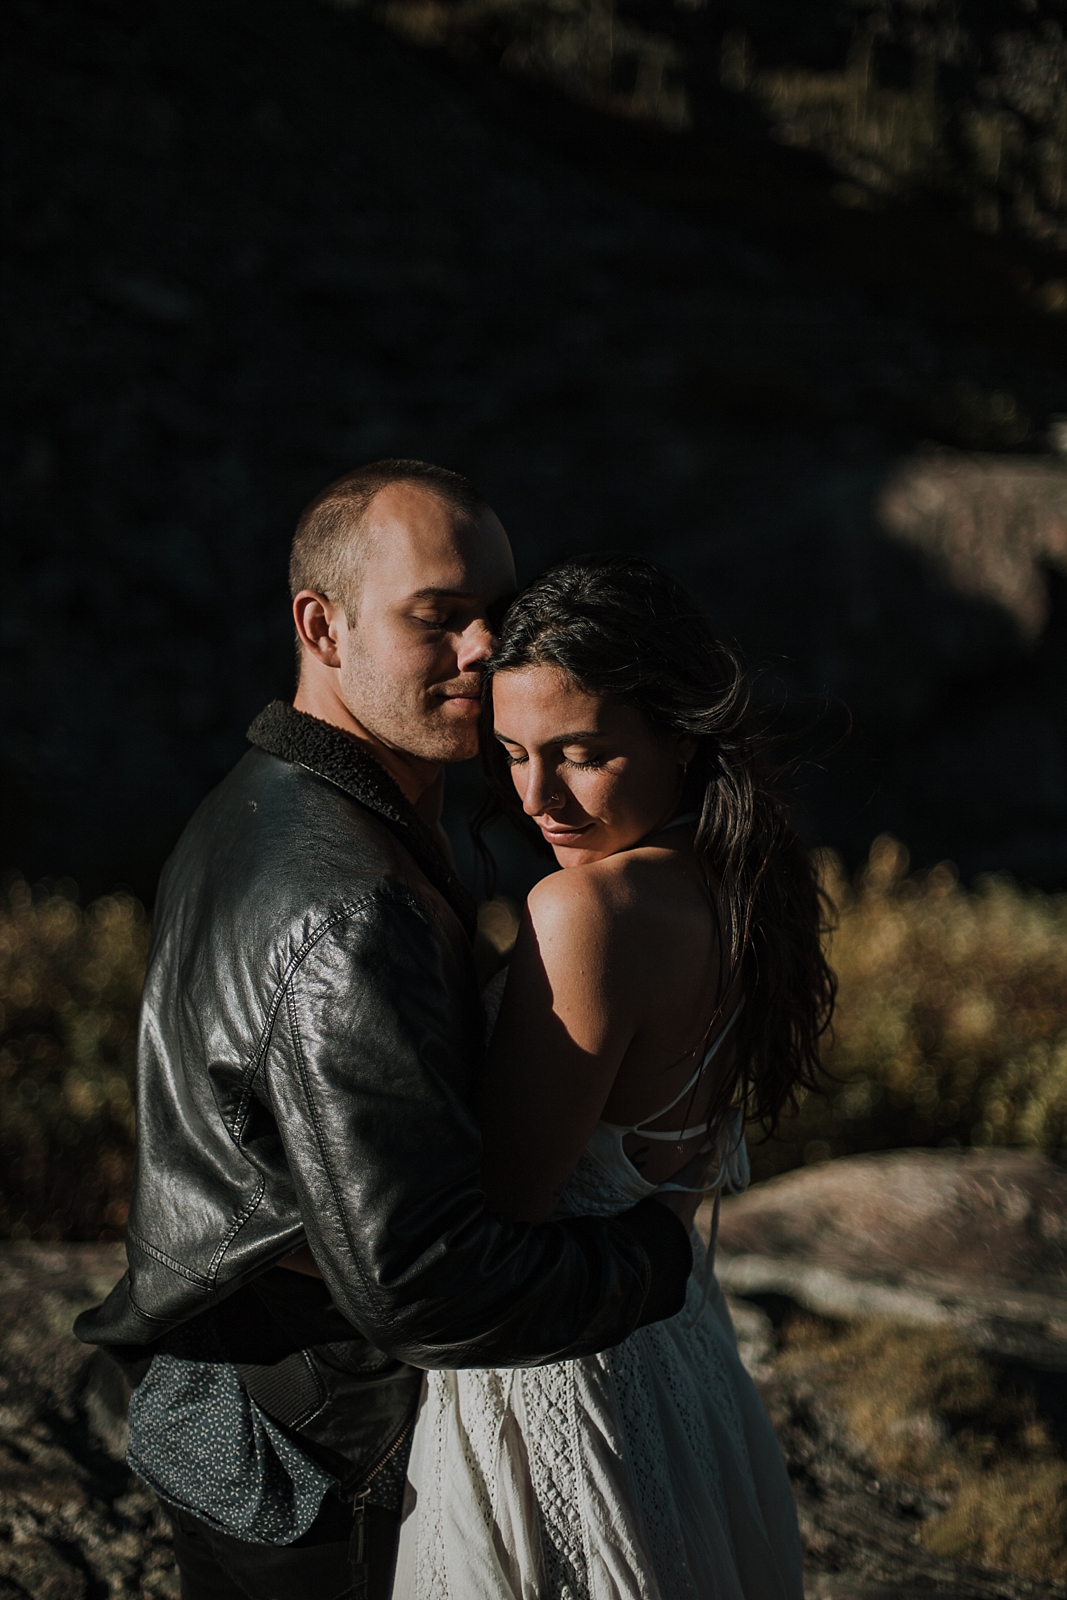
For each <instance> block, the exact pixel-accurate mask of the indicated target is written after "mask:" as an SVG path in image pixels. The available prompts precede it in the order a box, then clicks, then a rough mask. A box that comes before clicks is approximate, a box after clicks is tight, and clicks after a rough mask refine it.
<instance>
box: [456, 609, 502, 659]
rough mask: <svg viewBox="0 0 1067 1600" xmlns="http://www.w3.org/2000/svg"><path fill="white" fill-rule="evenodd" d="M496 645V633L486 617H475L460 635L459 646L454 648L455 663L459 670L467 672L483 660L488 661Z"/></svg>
mask: <svg viewBox="0 0 1067 1600" xmlns="http://www.w3.org/2000/svg"><path fill="white" fill-rule="evenodd" d="M496 645H497V641H496V635H495V634H494V633H493V630H492V629H491V628H490V626H489V620H488V618H487V617H476V618H475V620H474V621H473V622H471V623H469V624H468V626H467V627H466V628H464V630H463V632H462V634H461V635H460V640H459V647H458V649H457V650H456V665H457V666H458V667H459V670H460V672H469V671H470V670H471V668H472V667H478V666H480V665H481V664H482V662H483V661H488V660H489V657H490V656H491V655H492V654H493V651H494V650H495V649H496Z"/></svg>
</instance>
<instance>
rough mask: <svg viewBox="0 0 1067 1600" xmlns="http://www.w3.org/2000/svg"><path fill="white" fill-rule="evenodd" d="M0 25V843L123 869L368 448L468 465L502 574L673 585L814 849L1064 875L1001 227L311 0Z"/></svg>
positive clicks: (200, 750)
mask: <svg viewBox="0 0 1067 1600" xmlns="http://www.w3.org/2000/svg"><path fill="white" fill-rule="evenodd" d="M872 14H873V13H872ZM738 15H739V16H740V13H739V14H738ZM757 20H758V19H757ZM741 21H743V19H741ZM3 26H4V28H5V30H6V31H7V35H8V48H7V51H6V66H5V72H6V74H7V82H6V87H5V91H4V97H3V104H4V107H5V112H4V114H5V116H6V117H7V118H8V119H9V123H10V125H11V126H10V128H9V133H8V138H7V147H8V150H9V152H10V157H9V164H10V169H11V171H10V178H11V180H12V181H11V182H10V184H9V189H8V201H7V205H8V212H7V225H6V234H7V237H8V240H9V241H10V245H9V248H10V249H11V252H12V254H11V264H10V266H9V270H8V274H7V278H6V289H5V293H6V295H7V296H8V301H7V322H8V326H9V327H10V328H11V329H12V331H13V337H12V341H11V342H12V347H13V348H12V360H11V363H10V365H9V375H8V380H7V387H6V390H5V400H4V405H5V408H6V413H7V422H8V427H7V430H6V434H7V443H6V445H5V448H6V449H7V450H8V451H9V459H8V472H7V487H6V488H5V491H4V495H5V511H6V514H7V517H8V521H9V526H10V527H11V530H12V535H11V538H10V541H9V551H10V554H9V557H8V563H7V566H6V571H5V584H4V596H3V598H4V608H5V622H4V631H3V637H2V641H0V648H2V652H3V656H2V674H3V679H2V681H3V685H4V699H5V705H6V708H7V709H6V713H5V726H4V732H3V751H4V757H5V783H4V788H3V801H2V803H3V830H4V831H3V838H4V863H3V864H4V865H12V866H21V867H22V868H23V869H24V870H26V871H27V872H29V873H30V874H31V875H35V874H38V873H42V872H51V873H54V874H60V873H71V874H74V875H75V876H76V877H78V878H79V879H80V880H81V882H82V884H83V886H84V887H85V888H86V889H88V890H90V891H93V890H96V889H100V888H110V887H112V886H114V884H115V883H118V882H125V883H127V884H131V885H132V886H133V887H135V888H136V889H138V890H139V891H140V892H142V893H145V894H151V892H152V889H153V885H154V879H155V874H156V871H157V869H158V866H159V863H160V861H161V859H162V856H163V855H164V853H165V852H166V850H167V849H168V847H169V845H170V843H171V842H172V840H173V838H174V837H175V835H176V833H177V831H178V829H179V828H180V827H181V825H182V823H183V821H184V819H185V818H186V817H187V815H188V814H189V812H190V810H191V809H192V808H193V806H194V805H195V804H196V802H197V801H198V799H199V798H200V796H201V795H202V794H203V793H204V792H205V790H206V789H207V788H208V787H209V786H210V785H211V784H212V783H213V782H214V781H215V780H216V779H217V778H218V777H219V776H220V775H221V773H222V772H223V771H224V770H225V769H226V767H227V766H228V765H229V764H230V763H231V762H232V761H233V760H234V759H235V757H236V756H237V755H238V754H239V753H240V751H241V749H242V732H243V728H244V726H245V724H246V723H247V721H248V720H249V718H250V717H251V715H252V714H253V713H254V712H255V710H256V709H257V708H258V707H259V705H260V704H261V703H263V702H264V701H265V700H266V699H267V698H269V697H270V696H271V695H273V694H276V693H279V692H282V693H284V692H285V691H286V690H287V689H288V687H289V685H290V681H291V677H290V674H291V666H290V661H291V657H290V642H289V626H288V622H287V620H286V615H287V612H286V597H285V591H284V562H285V552H286V545H287V540H288V537H289V534H290V530H291V527H292V525H293V521H294V519H295V516H296V514H297V512H298V511H299V509H300V507H301V505H302V504H303V503H304V502H305V500H306V499H307V498H308V497H309V496H310V495H311V494H312V493H313V492H314V491H315V490H316V489H317V488H318V487H320V486H321V485H322V484H323V483H324V482H326V481H328V480H329V479H330V478H332V477H333V476H335V475H336V474H338V473H339V472H341V471H343V470H344V469H346V468H347V467H349V466H351V465H353V464H354V463H356V462H358V461H360V460H366V459H368V458H373V457H375V456H380V455H384V454H405V455H419V456H424V457H429V458H432V459H436V460H440V461H443V462H446V463H448V464H451V465H453V466H456V467H459V468H461V469H463V470H465V471H468V472H469V473H471V474H472V475H473V476H474V477H475V478H476V479H477V480H478V481H480V482H481V483H482V484H483V485H484V487H485V488H486V490H487V492H488V493H489V495H490V496H491V498H492V499H493V501H494V503H495V504H496V505H497V506H498V507H499V509H500V512H501V514H502V516H503V519H504V521H505V524H506V525H507V526H508V527H509V530H510V531H511V533H512V535H513V537H514V541H515V544H516V548H517V551H518V554H519V559H520V565H521V567H522V569H523V570H524V571H525V572H526V573H527V574H529V573H532V572H533V571H535V570H536V569H537V568H538V567H540V566H542V565H543V564H544V563H546V562H547V561H549V560H551V559H553V558H555V557H557V556H559V555H562V554H565V553H568V552H572V551H575V550H577V549H582V548H590V547H598V546H627V547H634V548H639V549H643V550H646V551H648V552H649V553H651V554H654V555H657V556H659V557H661V558H662V559H663V560H665V561H667V562H668V563H670V564H671V565H672V566H674V567H676V568H677V569H678V570H679V571H680V572H681V573H683V574H684V575H685V576H686V577H687V578H688V580H689V581H690V582H691V583H692V584H693V585H694V587H696V588H697V589H698V590H699V591H700V592H701V593H702V595H703V596H704V597H705V599H706V600H707V602H708V604H709V605H710V606H711V608H712V610H713V612H714V613H715V615H716V616H717V617H718V618H719V619H720V621H721V624H722V626H723V627H724V628H725V629H726V630H727V631H729V632H731V633H732V634H734V635H735V636H737V637H738V638H739V639H740V641H741V643H742V645H743V647H744V648H745V649H746V651H747V652H748V654H749V657H750V659H751V660H752V661H753V662H754V663H755V664H756V665H757V666H758V667H759V668H761V669H762V672H763V677H762V680H761V696H762V699H763V701H764V703H766V704H767V705H768V706H770V707H771V708H772V709H773V710H774V711H775V713H776V716H777V725H778V727H779V729H780V731H782V732H783V734H790V735H791V736H793V737H794V738H795V739H798V740H799V742H800V743H801V744H807V743H810V742H811V741H810V739H809V734H810V733H811V732H812V730H813V729H814V732H815V742H816V743H818V744H820V745H821V747H822V748H823V750H824V751H825V750H827V749H829V750H830V754H829V755H828V756H826V761H825V767H826V770H825V772H823V773H822V774H821V775H820V776H818V777H817V778H815V779H812V780H811V781H809V782H808V783H807V786H806V788H805V789H804V790H803V792H802V801H803V804H804V806H805V809H806V814H807V816H808V818H809V824H810V828H811V831H812V833H813V835H815V836H817V837H819V838H821V839H823V840H825V841H827V842H831V843H833V844H836V845H837V846H839V847H841V848H842V849H843V850H844V851H845V853H846V856H849V857H851V858H858V857H859V856H860V855H862V854H863V853H864V852H865V850H866V846H867V844H868V842H869V840H870V838H871V837H872V836H873V835H875V834H876V833H878V832H880V831H883V830H888V831H891V832H893V833H894V834H895V835H896V836H898V837H901V838H904V839H905V840H907V841H908V842H909V844H910V845H911V847H912V850H913V854H914V857H915V859H916V861H917V863H920V864H921V863H923V862H925V861H929V860H932V859H937V858H938V857H941V856H946V855H948V856H953V857H955V858H956V859H957V860H958V861H959V862H960V865H961V867H962V868H963V870H964V872H965V873H966V872H974V871H977V870H982V869H985V868H991V867H1002V868H1006V869H1008V870H1010V871H1014V872H1016V873H1018V874H1020V875H1022V876H1024V877H1028V878H1030V879H1032V880H1034V881H1038V882H1043V883H1063V882H1067V745H1065V725H1067V650H1065V645H1064V626H1065V618H1067V612H1065V610H1064V606H1065V604H1067V578H1065V577H1064V575H1063V570H1064V569H1063V562H1064V555H1063V551H1064V542H1063V541H1064V534H1063V527H1064V512H1063V482H1064V469H1063V467H1062V465H1060V464H1058V462H1059V458H1058V457H1057V456H1055V454H1054V453H1053V451H1052V445H1053V444H1054V443H1055V441H1056V439H1057V438H1058V437H1059V435H1058V433H1057V427H1058V424H1057V423H1056V422H1055V420H1054V419H1055V417H1056V416H1057V415H1058V414H1059V413H1061V412H1067V385H1065V383H1064V380H1063V375H1062V374H1063V367H1062V355H1061V353H1060V351H1061V347H1062V327H1063V322H1062V317H1061V316H1060V314H1059V312H1058V311H1057V309H1056V307H1057V305H1058V301H1057V300H1056V295H1057V294H1058V292H1059V291H1058V290H1057V289H1056V287H1055V286H1056V284H1057V283H1059V282H1060V276H1059V274H1060V269H1059V267H1058V265H1057V264H1056V262H1055V260H1054V259H1053V258H1052V257H1050V256H1049V255H1048V253H1047V249H1046V247H1045V246H1044V245H1042V243H1041V241H1040V240H1039V239H1036V238H1035V237H1031V236H1030V235H1027V234H1025V231H1024V230H1023V231H1020V230H1017V229H1016V230H1014V231H1013V230H1012V229H1008V230H1007V231H1002V232H1001V233H997V234H990V233H981V232H975V231H972V230H971V228H970V223H968V224H967V227H962V226H961V225H960V224H959V223H958V222H957V221H955V220H953V219H952V215H948V214H946V216H941V215H940V214H939V213H938V211H937V208H936V207H934V208H933V209H929V208H928V209H927V210H922V208H921V207H920V208H919V209H914V208H912V209H909V208H908V207H903V208H901V207H900V205H899V204H898V202H897V201H896V200H894V198H893V191H892V187H891V186H890V187H889V188H886V189H884V190H879V191H878V192H877V194H876V195H875V196H874V201H873V202H872V204H871V205H869V206H868V205H867V204H866V203H864V204H863V205H853V204H852V203H851V201H850V199H849V196H848V195H847V194H845V195H843V196H842V195H841V194H839V193H837V187H838V186H839V185H840V183H841V182H845V181H846V180H847V181H848V182H858V181H859V180H858V179H857V178H856V176H855V174H853V176H852V177H851V178H848V176H847V174H846V175H845V176H844V177H843V176H842V171H839V170H838V168H837V167H835V166H834V165H833V160H836V157H834V158H833V160H831V158H830V156H828V155H825V154H819V151H818V148H817V144H818V142H817V141H812V140H809V148H807V149H806V150H800V151H798V149H797V148H796V146H795V142H794V145H793V146H789V145H787V144H784V143H782V142H781V141H780V140H779V141H777V142H776V141H775V140H774V139H772V138H770V136H769V133H768V127H769V122H768V120H767V119H768V117H769V115H770V114H769V113H768V112H766V111H765V110H763V111H761V110H760V108H759V105H758V104H757V102H756V100H753V99H752V97H751V95H749V94H748V90H747V89H746V90H745V95H747V96H748V98H747V99H746V100H745V104H746V105H747V106H748V107H749V109H748V110H747V111H745V116H746V117H747V116H751V117H752V118H755V119H756V122H757V123H758V126H757V127H756V131H755V132H754V133H753V134H752V137H751V139H748V136H747V135H745V137H744V138H742V137H741V135H740V134H738V136H737V138H736V139H735V138H734V137H733V135H731V139H732V140H733V142H732V143H731V142H729V141H727V142H726V143H725V144H724V145H723V149H722V151H721V152H720V158H718V159H717V160H716V161H712V160H711V157H710V155H709V151H710V150H711V148H712V147H711V145H709V144H708V142H707V139H706V137H705V135H704V134H701V133H700V129H699V128H696V127H695V126H694V129H693V130H691V131H689V132H687V131H686V130H685V128H684V127H683V126H681V125H679V126H678V127H675V128H673V129H671V128H666V127H664V126H659V125H656V126H650V127H648V128H644V127H641V126H637V125H636V124H634V123H633V122H632V120H631V121H629V122H626V123H625V124H623V123H620V121H619V119H618V117H617V116H616V115H615V113H614V111H613V110H612V108H611V106H608V107H607V108H606V109H604V108H600V109H597V108H590V107H589V106H588V105H587V106H585V107H584V108H583V107H576V106H575V105H572V104H570V103H569V102H566V101H564V100H563V99H561V98H560V97H559V95H558V94H555V92H554V91H553V92H551V93H550V92H549V91H547V90H546V91H540V90H538V91H536V92H535V91H534V90H532V89H530V88H529V87H528V85H525V80H522V79H518V78H513V77H512V78H508V77H504V76H501V75H500V74H499V73H497V72H495V70H494V71H493V72H489V71H488V69H485V70H483V68H482V67H481V66H480V65H479V64H478V62H477V60H475V61H474V62H473V63H471V62H468V63H467V64H465V65H464V64H463V63H460V64H458V65H457V64H456V63H455V62H454V61H453V60H451V58H446V57H444V56H441V57H439V56H437V55H434V54H433V53H432V52H428V51H426V50H420V49H418V48H416V47H414V46H413V45H411V44H409V43H406V42H403V41H398V40H396V39H395V38H393V37H390V36H389V34H388V33H387V32H386V31H383V29H382V28H380V27H379V26H378V25H377V24H375V23H374V22H373V21H371V20H368V18H367V17H366V16H364V15H361V14H360V13H358V12H353V11H351V10H348V9H330V8H328V7H326V6H324V5H321V4H319V3H317V0H266V3H264V0H235V3H233V4H230V5H227V6H226V7H221V8H220V7H218V6H213V5H210V4H208V3H207V0H190V3H189V4H187V5H183V6H172V5H164V4H163V3H162V0H151V3H148V4H134V3H133V0H92V3H90V4H79V5H74V4H73V3H68V0H63V3H59V4H56V5H51V6H47V7H45V6H40V5H37V4H34V3H32V0H15V3H13V4H12V5H10V6H9V7H7V8H6V9H5V12H4V23H3ZM737 26H738V27H740V26H741V22H738V23H737ZM748 26H749V34H750V36H751V37H752V38H753V39H755V40H756V41H757V43H758V40H759V38H761V37H762V35H761V33H760V28H761V27H762V26H763V24H762V23H761V24H760V25H759V27H757V26H756V25H755V24H751V25H748ZM1020 26H1023V25H1022V24H1020ZM1025 26H1028V24H1026V25H1025ZM1024 31H1025V27H1024ZM754 48H755V46H754ZM760 48H761V49H762V48H763V47H762V46H760ZM798 60H799V57H798ZM802 64H803V63H802ZM779 65H781V64H779ZM831 65H832V63H831ZM808 66H809V67H810V68H811V70H815V68H814V67H813V66H811V63H809V64H808ZM717 70H718V69H717ZM760 70H761V71H762V70H763V68H762V67H761V68H760ZM783 70H784V69H783ZM805 70H808V68H805ZM826 70H830V69H829V67H827V69H826ZM835 70H836V69H835ZM1020 70H1022V69H1020ZM1035 70H1036V69H1035ZM1024 76H1025V74H1024ZM1013 81H1014V80H1013ZM1036 81H1037V80H1036V79H1035V82H1036ZM746 82H747V80H746ZM731 92H732V91H731ZM740 92H741V91H740V90H739V91H738V93H740ZM754 92H755V91H753V93H754ZM1013 92H1014V91H1013ZM1035 92H1036V91H1035ZM742 98H744V96H743V97H742ZM1020 115H1022V113H1020ZM760 119H762V121H761V120H760ZM701 126H703V124H701ZM731 126H734V124H731ZM1035 126H1036V123H1035ZM742 132H743V129H742ZM701 139H703V140H704V142H703V143H701ZM746 140H747V142H746ZM712 143H714V141H712ZM872 193H874V191H873V190H872ZM853 198H854V197H853ZM875 202H876V203H875ZM947 211H948V212H951V211H952V208H951V207H949V208H947ZM1065 294H1067V290H1065ZM931 443H932V444H933V445H934V446H936V447H938V448H940V449H941V451H942V452H943V453H942V454H941V455H936V454H935V455H933V456H931V455H930V454H929V453H928V451H927V445H928V444H931ZM945 452H947V453H945ZM990 485H999V486H1000V487H995V488H990V487H989V486H990ZM961 552H962V554H961ZM848 726H851V728H852V730H853V731H852V735H851V737H850V738H845V731H846V727H848Z"/></svg>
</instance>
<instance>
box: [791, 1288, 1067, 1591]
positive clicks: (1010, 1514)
mask: <svg viewBox="0 0 1067 1600" xmlns="http://www.w3.org/2000/svg"><path fill="white" fill-rule="evenodd" d="M784 1334H785V1338H784V1343H785V1353H784V1356H783V1362H782V1364H783V1366H784V1367H785V1369H786V1370H787V1371H788V1370H789V1369H790V1368H792V1369H794V1370H796V1371H799V1372H801V1373H803V1375H804V1376H805V1378H806V1379H807V1380H808V1381H809V1382H811V1383H813V1384H814V1385H815V1386H816V1387H817V1391H818V1393H819V1395H820V1397H821V1398H822V1399H824V1400H826V1401H829V1402H830V1404H831V1405H832V1406H834V1407H835V1409H838V1410H839V1411H841V1412H842V1413H843V1414H844V1416H845V1417H846V1419H847V1421H848V1426H849V1431H850V1433H851V1434H852V1435H853V1437H854V1438H856V1439H857V1440H858V1441H859V1443H860V1444H861V1445H862V1446H863V1448H864V1450H865V1451H866V1453H867V1455H868V1456H869V1458H870V1460H871V1462H872V1464H873V1465H874V1466H875V1467H876V1468H877V1469H878V1470H879V1471H882V1472H886V1473H889V1474H891V1475H892V1476H893V1477H894V1478H898V1479H902V1480H903V1481H904V1482H905V1483H916V1484H921V1485H922V1486H923V1487H924V1488H926V1489H928V1490H932V1491H934V1493H935V1495H937V1497H938V1498H939V1499H941V1502H942V1504H943V1505H944V1507H945V1509H944V1510H943V1511H941V1512H940V1514H935V1515H933V1516H930V1517H929V1518H928V1519H927V1520H924V1521H923V1522H922V1523H921V1524H920V1527H919V1537H920V1538H921V1539H922V1542H923V1544H925V1545H926V1547H927V1548H928V1549H929V1550H932V1551H933V1552H934V1553H935V1554H937V1555H940V1556H947V1557H948V1558H950V1559H952V1560H956V1561H971V1562H975V1563H977V1564H979V1565H982V1566H990V1567H1000V1568H1003V1569H1005V1570H1007V1571H1009V1572H1014V1573H1019V1574H1023V1575H1025V1576H1027V1577H1031V1578H1038V1579H1046V1580H1048V1579H1053V1578H1056V1579H1063V1578H1065V1577H1067V1461H1065V1460H1064V1457H1063V1454H1062V1451H1061V1450H1060V1448H1059V1445H1058V1443H1057V1439H1056V1437H1055V1430H1054V1427H1053V1426H1052V1425H1051V1424H1050V1422H1049V1420H1048V1419H1047V1418H1046V1417H1044V1416H1042V1414H1041V1408H1040V1407H1039V1406H1038V1405H1037V1403H1036V1401H1035V1395H1034V1392H1033V1389H1032V1387H1030V1386H1029V1385H1028V1384H1027V1383H1026V1381H1025V1379H1024V1377H1023V1375H1022V1374H1019V1373H1013V1372H1011V1371H1010V1370H1003V1369H1001V1368H1000V1367H999V1366H998V1365H997V1363H996V1362H995V1361H994V1360H992V1359H991V1358H990V1357H988V1356H986V1355H984V1354H983V1353H982V1352H981V1351H979V1350H976V1349H974V1347H973V1346H971V1345H968V1344H967V1343H965V1342H964V1341H963V1340H962V1339H960V1338H959V1337H958V1336H957V1335H956V1334H955V1333H954V1332H953V1331H951V1330H950V1329H947V1328H903V1327H899V1326H896V1325H894V1324H892V1323H886V1322H864V1323H856V1324H853V1325H851V1326H849V1327H844V1328H842V1327H839V1326H837V1327H835V1326H834V1325H833V1324H830V1323H827V1322H824V1321H822V1320H821V1319H819V1318H815V1317H808V1316H804V1315H801V1316H795V1317H793V1318H792V1319H791V1320H790V1321H789V1322H788V1323H787V1324H786V1327H785V1330H784Z"/></svg>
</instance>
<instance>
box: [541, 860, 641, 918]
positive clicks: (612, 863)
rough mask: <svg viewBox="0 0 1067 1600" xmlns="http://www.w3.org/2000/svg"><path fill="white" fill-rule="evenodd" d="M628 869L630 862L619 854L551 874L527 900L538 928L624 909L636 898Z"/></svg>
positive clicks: (542, 880)
mask: <svg viewBox="0 0 1067 1600" xmlns="http://www.w3.org/2000/svg"><path fill="white" fill-rule="evenodd" d="M628 867H629V863H627V862H626V861H625V860H623V858H622V857H621V856H617V855H616V856H606V857H605V858H604V860H603V861H590V862H587V863H586V864H585V865H584V866H580V867H567V868H564V869H562V870H561V871H559V872H550V873H549V875H548V877H547V878H542V879H541V881H540V882H539V883H536V884H535V885H534V887H533V888H532V889H531V890H530V893H529V896H528V898H527V902H526V903H527V906H528V907H529V911H530V917H531V920H532V921H533V923H534V925H535V927H541V926H542V925H551V924H552V923H555V922H563V921H569V920H570V919H572V918H574V917H576V916H577V917H584V916H604V915H605V914H606V913H610V912H613V911H614V912H620V911H622V910H624V909H625V907H626V905H627V903H628V902H629V901H630V900H632V898H633V882H632V876H633V875H632V872H630V871H628Z"/></svg>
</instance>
